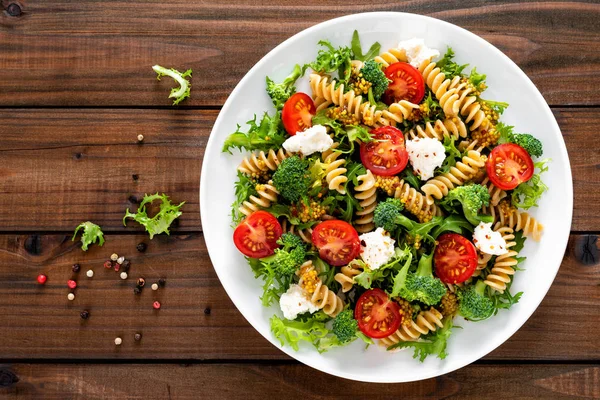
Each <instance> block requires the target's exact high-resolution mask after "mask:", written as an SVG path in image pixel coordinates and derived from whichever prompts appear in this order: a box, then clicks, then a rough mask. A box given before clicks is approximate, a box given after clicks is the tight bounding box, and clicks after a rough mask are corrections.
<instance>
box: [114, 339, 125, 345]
mask: <svg viewBox="0 0 600 400" xmlns="http://www.w3.org/2000/svg"><path fill="white" fill-rule="evenodd" d="M121 343H123V339H121V338H120V337H116V338H115V344H116V345H117V346H120V345H121Z"/></svg>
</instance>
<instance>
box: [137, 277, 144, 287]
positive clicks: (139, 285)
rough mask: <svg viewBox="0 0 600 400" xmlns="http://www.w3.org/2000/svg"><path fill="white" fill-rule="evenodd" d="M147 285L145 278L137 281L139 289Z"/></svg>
mask: <svg viewBox="0 0 600 400" xmlns="http://www.w3.org/2000/svg"><path fill="white" fill-rule="evenodd" d="M145 284H146V280H145V279H144V278H138V280H137V286H138V287H140V288H143V287H144V285H145Z"/></svg>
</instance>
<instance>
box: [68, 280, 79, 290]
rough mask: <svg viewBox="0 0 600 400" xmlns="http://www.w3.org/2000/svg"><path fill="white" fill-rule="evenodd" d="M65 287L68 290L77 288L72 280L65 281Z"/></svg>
mask: <svg viewBox="0 0 600 400" xmlns="http://www.w3.org/2000/svg"><path fill="white" fill-rule="evenodd" d="M67 286H68V287H69V289H75V288H76V287H77V282H75V281H74V280H73V279H69V280H68V281H67Z"/></svg>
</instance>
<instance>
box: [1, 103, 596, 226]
mask: <svg viewBox="0 0 600 400" xmlns="http://www.w3.org/2000/svg"><path fill="white" fill-rule="evenodd" d="M554 111H555V115H556V117H557V119H558V122H559V124H560V126H561V129H562V132H563V135H564V137H565V141H566V143H567V147H568V150H569V153H570V154H571V165H572V168H573V180H574V188H575V204H574V215H573V229H574V230H576V231H594V230H597V229H598V227H599V226H600V214H599V213H597V212H596V210H595V209H594V207H591V206H590V205H592V204H600V169H598V165H599V162H600V157H599V150H598V149H600V136H599V135H598V134H597V129H596V127H597V126H598V125H599V124H600V108H583V109H570V108H560V109H556V110H554ZM217 113H218V112H217V111H194V110H63V109H53V110H24V109H15V110H0V137H1V138H2V140H1V141H0V158H1V159H2V165H0V209H1V210H11V212H10V213H6V212H5V213H0V230H2V231H26V230H29V231H32V230H37V231H49V230H52V231H57V230H58V231H70V230H72V229H74V227H75V226H77V225H78V224H79V223H80V222H81V221H86V220H92V221H95V222H96V223H98V224H100V225H101V226H102V227H103V228H104V229H105V231H106V232H113V231H120V232H125V231H128V232H131V231H133V230H136V229H137V230H139V229H140V228H139V227H136V226H135V224H131V226H128V227H126V228H125V227H123V224H122V221H121V219H122V217H123V215H124V212H125V209H126V208H128V207H133V206H134V204H133V203H132V201H131V200H132V198H131V196H134V197H135V198H138V199H139V198H141V197H142V196H143V194H144V193H154V192H157V191H161V192H165V193H167V194H169V195H170V196H171V197H172V198H173V199H174V200H175V201H186V205H185V206H184V208H183V211H184V215H183V216H182V217H181V224H180V226H179V227H178V228H177V229H178V230H179V231H182V232H186V231H188V232H189V231H199V230H200V229H201V226H200V217H199V211H198V210H199V205H198V202H199V199H198V186H199V182H200V167H201V163H202V156H203V154H204V148H205V146H206V142H207V140H208V136H209V134H210V129H211V127H212V124H213V122H214V120H215V118H216V116H217ZM140 133H142V134H144V136H145V140H144V144H143V145H139V144H137V142H136V137H137V135H138V134H140ZM134 174H135V175H137V177H138V179H137V181H136V180H134V179H133V175H134Z"/></svg>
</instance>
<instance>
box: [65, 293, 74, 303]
mask: <svg viewBox="0 0 600 400" xmlns="http://www.w3.org/2000/svg"><path fill="white" fill-rule="evenodd" d="M67 299H69V301H73V300H75V293H69V294H68V295H67Z"/></svg>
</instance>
